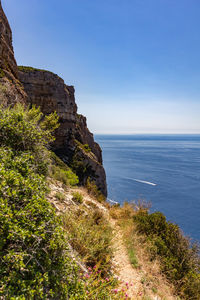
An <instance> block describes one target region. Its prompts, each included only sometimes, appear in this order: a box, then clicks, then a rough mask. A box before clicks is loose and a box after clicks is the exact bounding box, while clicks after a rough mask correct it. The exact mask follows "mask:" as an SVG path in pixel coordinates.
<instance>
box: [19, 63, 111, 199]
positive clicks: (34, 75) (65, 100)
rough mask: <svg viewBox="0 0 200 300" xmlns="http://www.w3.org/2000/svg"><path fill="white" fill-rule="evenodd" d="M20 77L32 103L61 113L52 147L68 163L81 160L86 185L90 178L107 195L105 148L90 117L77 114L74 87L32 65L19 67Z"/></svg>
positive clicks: (81, 174)
mask: <svg viewBox="0 0 200 300" xmlns="http://www.w3.org/2000/svg"><path fill="white" fill-rule="evenodd" d="M19 79H20V81H21V83H22V84H23V86H24V90H25V92H26V93H27V95H28V103H29V105H30V106H32V105H36V106H40V108H41V111H42V112H43V113H44V114H45V115H46V114H50V113H52V112H54V111H56V112H57V114H58V116H59V123H60V126H59V128H58V129H57V130H56V132H55V137H56V140H55V142H54V144H53V145H52V149H53V150H54V151H55V153H56V154H57V155H58V156H60V157H61V159H62V160H63V161H64V162H66V163H67V164H69V165H74V163H75V161H76V163H78V172H79V174H78V175H79V178H80V183H81V184H85V183H86V181H87V178H88V177H90V179H91V180H93V181H95V184H96V185H97V187H98V188H99V189H100V190H101V191H102V193H103V194H104V195H105V196H106V195H107V185H106V175H105V170H104V168H103V166H102V151H101V148H100V147H99V145H98V144H97V143H95V141H94V137H93V134H92V133H91V132H90V131H89V130H88V128H87V121H86V118H85V117H84V116H82V115H79V114H77V105H76V102H75V90H74V87H73V86H68V85H66V84H65V83H64V80H63V79H62V78H60V77H59V76H58V75H56V74H54V73H52V72H49V71H45V70H40V69H34V68H32V67H19ZM88 149H89V151H88ZM81 168H82V169H81ZM81 170H82V171H81ZM83 170H84V172H83Z"/></svg>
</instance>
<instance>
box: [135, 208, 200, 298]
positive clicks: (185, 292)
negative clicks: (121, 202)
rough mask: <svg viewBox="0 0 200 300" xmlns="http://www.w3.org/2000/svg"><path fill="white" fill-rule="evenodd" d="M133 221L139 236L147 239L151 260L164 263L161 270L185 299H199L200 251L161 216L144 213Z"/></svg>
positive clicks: (139, 214)
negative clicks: (199, 254) (158, 258)
mask: <svg viewBox="0 0 200 300" xmlns="http://www.w3.org/2000/svg"><path fill="white" fill-rule="evenodd" d="M133 218H134V220H135V222H136V224H137V229H138V231H139V232H140V233H143V234H145V235H146V236H147V239H148V240H149V241H150V242H151V243H150V245H151V246H150V253H151V257H152V259H153V258H155V257H156V256H157V255H159V256H160V259H161V262H162V270H163V272H164V273H165V274H166V275H167V277H168V279H170V280H171V281H172V282H173V283H174V284H175V286H177V290H178V292H179V294H180V295H181V296H184V299H199V295H200V258H199V256H198V247H197V246H196V245H190V242H189V240H188V238H186V237H184V236H183V234H182V233H181V231H180V229H179V227H178V226H177V225H176V224H173V223H171V222H167V221H166V218H165V216H164V215H163V214H162V213H160V212H156V213H152V214H148V212H147V211H146V212H145V211H141V212H139V213H138V214H136V215H135V216H134V217H133Z"/></svg>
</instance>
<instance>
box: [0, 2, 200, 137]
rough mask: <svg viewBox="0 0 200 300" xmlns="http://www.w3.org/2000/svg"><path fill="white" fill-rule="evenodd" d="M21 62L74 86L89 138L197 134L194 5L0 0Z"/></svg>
mask: <svg viewBox="0 0 200 300" xmlns="http://www.w3.org/2000/svg"><path fill="white" fill-rule="evenodd" d="M2 4H3V7H4V10H5V12H6V15H7V17H8V19H9V22H10V24H11V27H12V30H13V43H14V48H15V56H16V59H17V62H18V64H19V65H29V66H34V67H38V68H43V69H48V70H51V71H53V72H55V73H57V74H58V75H60V76H61V77H63V79H64V80H65V82H66V84H69V85H74V86H75V89H76V101H77V104H78V107H79V113H82V114H84V115H86V116H87V119H88V127H89V129H90V130H91V131H92V132H94V133H116V134H117V133H125V134H127V133H128V134H131V133H200V17H199V16H200V1H199V0H123V1H122V0H40V1H39V0H31V1H27V0H17V1H16V0H2Z"/></svg>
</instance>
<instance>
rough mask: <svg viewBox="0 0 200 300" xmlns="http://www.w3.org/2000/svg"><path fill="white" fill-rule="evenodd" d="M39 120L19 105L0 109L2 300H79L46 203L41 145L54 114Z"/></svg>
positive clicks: (57, 224)
mask: <svg viewBox="0 0 200 300" xmlns="http://www.w3.org/2000/svg"><path fill="white" fill-rule="evenodd" d="M41 117H42V114H41V113H40V111H39V109H36V108H33V109H31V110H27V109H25V108H24V107H23V106H20V105H17V106H16V107H14V108H7V109H5V110H3V108H2V109H1V111H0V278H1V281H0V298H3V299H68V298H69V299H70V297H72V298H71V299H76V298H75V297H74V296H73V295H75V294H80V296H79V298H78V299H81V298H82V296H81V294H82V287H81V284H79V283H78V280H77V279H78V276H77V271H76V266H75V265H74V263H73V262H72V261H71V258H70V257H69V254H68V253H69V251H68V247H67V244H66V242H65V238H64V236H63V230H62V227H61V222H60V220H59V218H58V217H57V216H56V214H55V210H54V209H53V207H52V206H51V205H50V204H49V203H48V201H47V200H46V199H45V194H46V191H47V187H46V182H45V175H46V171H47V165H48V151H47V150H46V148H45V146H47V145H48V143H49V142H51V141H52V140H53V137H52V134H51V133H52V130H53V129H55V128H56V127H57V116H56V115H55V114H52V115H49V116H48V117H46V118H44V120H43V121H42V122H41ZM51 126H52V127H51ZM79 292H80V293H79Z"/></svg>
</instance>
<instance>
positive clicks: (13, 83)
mask: <svg viewBox="0 0 200 300" xmlns="http://www.w3.org/2000/svg"><path fill="white" fill-rule="evenodd" d="M25 101H26V94H25V92H24V90H23V87H22V85H21V83H20V82H19V78H18V69H17V64H16V61H15V57H14V51H13V46H12V31H11V29H10V26H9V23H8V20H7V18H6V15H5V14H4V12H3V9H2V5H1V1H0V103H1V104H5V105H7V104H13V103H16V102H25Z"/></svg>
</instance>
